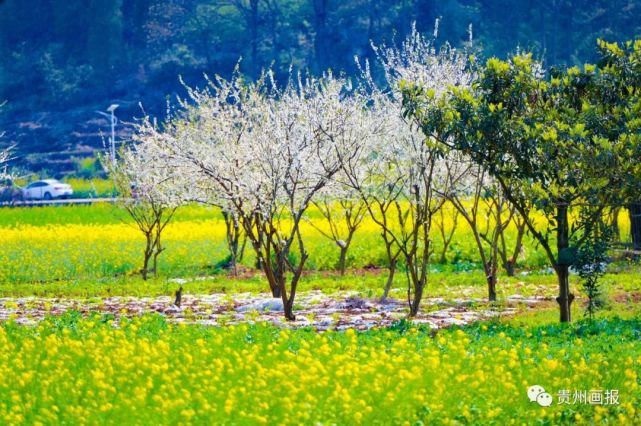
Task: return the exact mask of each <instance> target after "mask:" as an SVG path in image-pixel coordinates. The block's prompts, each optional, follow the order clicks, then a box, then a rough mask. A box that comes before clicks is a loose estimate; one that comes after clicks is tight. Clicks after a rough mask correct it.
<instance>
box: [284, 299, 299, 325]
mask: <svg viewBox="0 0 641 426" xmlns="http://www.w3.org/2000/svg"><path fill="white" fill-rule="evenodd" d="M283 310H284V312H285V319H286V320H287V321H296V315H294V300H293V299H292V298H291V297H290V298H286V297H285V296H283Z"/></svg>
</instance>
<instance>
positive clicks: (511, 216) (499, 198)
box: [442, 159, 522, 301]
mask: <svg viewBox="0 0 641 426" xmlns="http://www.w3.org/2000/svg"><path fill="white" fill-rule="evenodd" d="M463 161H464V163H463V164H462V168H464V169H465V173H464V174H462V175H461V174H458V173H450V174H449V177H450V179H452V178H453V179H458V181H457V182H452V183H451V184H450V185H448V192H446V193H444V194H442V195H443V196H444V197H445V198H447V200H448V201H449V202H450V203H451V204H452V205H453V206H454V208H455V209H456V211H458V213H459V214H460V215H461V217H463V219H464V220H465V222H466V223H467V225H468V226H469V229H470V231H471V233H472V237H473V239H474V243H475V246H476V249H477V253H478V255H479V257H480V260H481V264H482V266H483V271H484V272H485V278H486V281H487V286H488V300H489V301H496V285H497V280H498V269H499V261H500V259H501V253H500V252H501V249H503V256H505V253H506V251H507V250H508V249H509V247H508V246H509V243H508V242H506V239H505V231H506V230H507V228H508V227H509V226H510V225H511V224H512V223H515V224H516V226H517V227H518V226H519V225H520V222H518V221H516V220H515V217H516V216H517V215H518V213H517V212H516V209H515V208H514V206H512V205H511V204H510V203H509V202H508V200H507V199H506V198H505V196H504V194H503V191H502V190H501V188H500V186H499V184H498V183H497V182H496V181H495V180H493V179H492V178H491V177H490V176H489V175H488V173H487V172H486V171H485V170H484V169H483V168H481V167H479V166H478V165H473V164H471V163H470V162H469V161H465V160H464V159H463ZM519 235H520V236H519V238H517V242H516V245H519V244H520V238H522V234H519Z"/></svg>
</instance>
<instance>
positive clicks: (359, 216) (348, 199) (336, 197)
mask: <svg viewBox="0 0 641 426" xmlns="http://www.w3.org/2000/svg"><path fill="white" fill-rule="evenodd" d="M312 202H313V203H314V207H316V210H317V212H318V213H319V214H320V215H321V217H322V218H323V222H324V223H325V226H322V225H320V223H319V222H318V221H315V220H313V219H310V220H309V221H308V222H309V224H310V225H311V226H312V227H313V228H314V229H316V230H317V231H318V232H319V233H320V234H321V235H323V236H324V237H325V238H327V239H329V240H330V241H332V242H333V243H334V244H336V246H337V247H338V249H339V254H338V262H337V263H336V269H337V270H338V271H339V272H340V274H341V275H345V271H346V269H347V253H348V251H349V249H350V247H351V245H352V242H353V240H354V235H355V234H356V231H357V230H358V228H359V227H360V226H361V224H362V223H363V220H364V219H365V217H366V216H367V206H366V204H365V202H364V201H363V199H362V198H361V196H360V195H359V194H358V192H356V191H354V189H353V188H351V187H349V186H348V185H345V184H344V183H342V179H341V178H340V177H338V178H337V179H336V180H335V181H334V182H332V183H331V185H328V186H327V187H326V190H323V191H321V193H320V194H319V196H318V197H316V199H315V200H313V201H312Z"/></svg>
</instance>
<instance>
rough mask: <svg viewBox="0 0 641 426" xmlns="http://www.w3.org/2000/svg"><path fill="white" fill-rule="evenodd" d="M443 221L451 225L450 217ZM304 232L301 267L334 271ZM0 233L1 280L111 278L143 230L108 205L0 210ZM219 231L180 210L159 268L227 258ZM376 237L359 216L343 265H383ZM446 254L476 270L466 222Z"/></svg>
mask: <svg viewBox="0 0 641 426" xmlns="http://www.w3.org/2000/svg"><path fill="white" fill-rule="evenodd" d="M309 221H315V225H316V226H320V227H323V226H325V224H324V223H323V222H322V219H321V218H320V215H319V214H318V212H314V211H312V212H310V215H309ZM448 226H449V227H451V226H452V224H451V219H450V223H446V227H448ZM303 232H304V234H305V235H306V240H307V241H308V243H307V248H308V251H309V252H310V258H309V260H308V262H307V267H308V269H310V270H328V269H333V268H334V266H335V264H336V261H337V259H338V249H337V247H336V246H335V244H334V243H333V242H331V241H330V240H328V239H326V238H325V237H323V236H322V235H321V234H320V233H319V232H318V231H317V230H316V229H314V227H313V226H311V225H310V223H309V222H306V223H305V224H304V227H303ZM0 236H1V237H2V245H3V246H2V250H0V282H13V283H19V282H43V281H56V280H74V279H79V278H101V277H113V276H116V275H127V274H131V273H134V272H135V271H136V270H138V269H139V268H140V266H141V265H140V264H141V262H142V248H143V246H144V239H143V237H142V235H141V234H140V232H139V231H138V230H137V229H136V228H135V226H134V225H133V224H132V223H131V221H130V220H129V219H128V218H127V216H126V214H125V213H124V212H123V211H122V210H119V209H118V208H117V207H115V206H112V205H109V204H97V205H92V206H68V207H44V208H16V209H2V210H0ZM224 236H225V225H224V222H223V220H222V217H221V215H220V213H219V212H218V211H217V210H215V209H213V208H207V207H199V206H188V207H184V208H182V209H180V210H179V211H178V213H177V217H176V220H175V221H174V222H172V223H171V224H170V225H169V226H168V228H167V230H166V234H164V236H163V240H164V246H165V247H166V251H165V252H164V253H163V255H162V256H161V257H160V272H161V274H162V275H164V276H171V277H182V276H189V275H194V274H198V273H206V272H212V269H213V266H214V265H216V264H217V263H218V262H221V261H222V260H224V259H225V257H226V256H227V248H226V245H225V240H224ZM508 237H512V236H510V235H508ZM433 238H434V248H435V252H436V253H439V251H440V250H441V247H442V242H441V240H440V237H439V235H437V233H436V232H435V235H434V237H433ZM379 240H380V231H379V229H378V227H377V226H376V225H375V224H374V223H373V222H372V221H371V220H365V221H364V223H363V225H362V227H361V228H360V229H359V230H358V231H357V233H356V236H355V238H354V242H353V244H352V247H351V248H350V251H349V253H348V259H347V261H348V265H349V266H350V267H352V268H363V267H368V266H370V267H371V266H385V263H386V261H385V251H384V246H383V245H382V244H380V241H379ZM245 254H246V255H245V257H244V259H243V263H244V264H246V265H249V266H251V265H253V264H254V254H253V252H252V250H251V249H250V248H249V246H248V247H247V250H246V252H245ZM447 257H448V261H449V263H450V264H449V265H447V266H442V265H435V268H441V269H442V268H445V269H450V270H468V269H476V268H478V265H475V264H474V262H476V261H477V258H478V255H477V254H476V252H475V247H474V245H473V239H472V238H471V236H470V235H469V231H468V230H467V228H466V227H465V224H462V223H459V225H458V227H457V229H456V233H455V236H454V240H453V243H452V245H451V246H450V249H449V251H448V254H447ZM520 263H521V265H522V266H526V267H530V268H531V267H539V266H541V265H544V264H545V259H544V257H543V253H542V252H541V251H540V250H539V249H538V248H537V247H536V246H534V245H533V244H532V242H531V241H530V240H529V239H527V238H526V245H525V249H524V253H523V256H522V258H521V260H520ZM25 265H28V267H26V266H25Z"/></svg>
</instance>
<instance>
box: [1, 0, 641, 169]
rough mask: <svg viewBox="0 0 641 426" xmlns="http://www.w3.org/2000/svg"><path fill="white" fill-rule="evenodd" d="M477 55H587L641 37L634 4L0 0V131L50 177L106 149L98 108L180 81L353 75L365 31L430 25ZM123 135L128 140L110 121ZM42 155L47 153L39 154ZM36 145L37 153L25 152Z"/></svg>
mask: <svg viewBox="0 0 641 426" xmlns="http://www.w3.org/2000/svg"><path fill="white" fill-rule="evenodd" d="M439 17H441V18H442V19H441V21H440V25H439V32H438V39H439V40H442V41H446V40H448V41H450V42H452V43H453V44H455V45H459V44H461V43H462V42H464V41H466V40H467V38H468V27H469V25H470V24H471V25H472V27H473V33H474V43H475V44H476V45H477V46H478V47H480V48H481V49H482V52H483V55H484V56H491V55H498V56H504V55H505V54H507V53H509V52H513V51H515V50H516V49H517V48H519V47H520V48H522V49H528V50H533V51H534V52H536V54H537V55H539V56H540V57H541V58H543V59H544V60H545V61H546V63H547V64H564V63H583V62H587V61H590V60H591V59H592V58H593V57H594V53H595V40H596V39H597V38H598V37H601V38H605V39H608V40H625V39H630V38H633V37H635V36H639V35H641V20H640V19H639V18H641V1H639V0H590V1H588V0H523V1H510V0H402V1H388V0H380V1H376V0H347V1H345V0H342V1H339V0H224V1H223V0H165V1H160V0H4V1H3V0H0V58H1V59H0V102H2V101H6V104H5V106H4V107H3V109H2V111H1V112H0V128H4V129H5V130H6V135H5V138H4V140H3V142H2V143H4V144H9V143H17V145H18V151H19V159H20V161H21V162H22V163H24V164H26V165H27V166H28V167H31V168H39V167H48V168H49V169H53V171H56V172H60V171H64V170H65V169H68V168H69V167H70V165H69V162H68V159H69V158H70V157H72V156H77V155H83V152H85V153H87V152H90V151H91V149H92V148H96V147H100V146H101V145H102V142H101V140H102V139H101V137H100V132H104V133H105V134H106V133H107V132H108V131H109V127H108V122H107V120H106V119H104V118H103V117H101V116H100V115H98V114H97V113H96V110H104V109H105V108H106V107H108V106H109V105H110V104H111V103H118V104H120V108H119V109H118V111H117V113H118V116H119V118H120V119H121V120H122V121H124V122H127V121H131V120H133V118H134V117H136V116H140V115H142V113H141V109H140V106H139V102H142V104H143V106H144V108H145V110H146V111H148V112H151V113H153V114H157V115H163V114H164V111H165V109H166V106H167V100H168V99H172V98H173V97H174V96H175V95H177V94H181V93H184V92H182V88H181V85H180V82H179V79H178V76H179V75H182V76H183V78H184V80H185V81H186V82H187V83H188V84H190V85H202V84H203V83H204V79H203V73H209V74H215V73H220V74H229V73H230V71H231V70H232V69H233V67H234V65H235V64H236V63H237V61H238V59H239V57H242V58H243V60H242V70H243V72H245V73H246V74H248V75H250V76H255V75H256V74H258V73H259V72H260V70H261V68H263V67H266V66H269V65H270V64H273V66H274V67H275V68H276V69H277V70H278V71H279V72H280V74H281V75H286V73H287V69H288V68H289V67H290V65H293V66H294V67H296V68H299V69H309V70H311V71H312V72H316V73H318V72H321V71H322V70H325V69H327V68H332V69H334V70H342V71H345V72H347V73H352V72H354V70H355V66H354V56H355V55H359V56H361V57H367V56H370V55H372V50H371V48H370V46H369V44H370V40H374V41H375V42H377V43H380V42H388V43H389V42H391V41H392V40H393V38H394V35H395V34H397V37H398V38H400V37H402V36H404V35H405V33H406V32H407V31H409V29H410V27H411V23H412V22H416V25H417V27H418V29H419V30H421V31H425V32H430V33H431V32H432V31H433V29H434V22H435V20H436V19H437V18H439ZM118 128H119V131H120V136H121V139H122V138H125V137H126V132H125V131H124V130H123V129H125V126H119V127H118ZM42 153H55V154H54V155H42ZM34 154H35V155H34Z"/></svg>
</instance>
